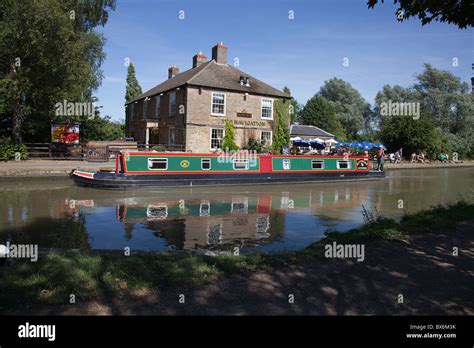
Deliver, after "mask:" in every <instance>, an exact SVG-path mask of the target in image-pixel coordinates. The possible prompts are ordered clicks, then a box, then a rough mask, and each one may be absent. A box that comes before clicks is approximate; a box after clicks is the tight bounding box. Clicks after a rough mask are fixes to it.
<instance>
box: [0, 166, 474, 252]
mask: <svg viewBox="0 0 474 348" xmlns="http://www.w3.org/2000/svg"><path fill="white" fill-rule="evenodd" d="M472 187H474V170H473V168H449V169H417V170H409V169H407V170H393V171H390V172H389V173H387V178H386V179H384V180H380V181H366V182H339V183H311V184H296V185H287V184H285V185H260V186H251V185H249V186H227V187H201V188H196V187H195V188H189V187H186V188H167V189H161V190H150V189H147V190H136V191H103V190H93V189H86V188H79V187H76V186H74V185H73V184H72V182H71V180H70V179H69V178H63V177H54V178H52V177H50V178H38V179H26V178H16V179H2V180H1V181H0V243H4V242H6V241H10V242H11V243H16V244H25V243H33V244H38V245H39V247H40V248H41V249H49V248H58V249H82V250H123V249H124V248H125V247H129V248H131V250H132V252H133V251H138V250H140V251H175V250H189V251H192V250H199V251H206V250H212V251H232V250H233V249H234V248H235V247H239V248H240V250H241V252H276V251H289V250H298V249H301V248H304V247H306V246H308V245H310V244H311V243H313V242H316V241H318V240H320V239H321V238H323V237H324V232H325V231H326V230H328V229H334V230H339V231H347V230H349V229H351V228H354V227H357V226H360V225H361V224H362V223H363V216H362V213H361V211H362V207H363V206H364V207H365V208H366V209H367V210H369V211H372V212H376V211H377V212H378V213H379V214H381V215H383V216H389V217H397V216H401V215H402V214H403V213H404V212H414V211H417V210H419V209H422V208H428V207H429V206H431V205H436V204H440V203H449V202H454V201H457V200H458V199H459V198H460V195H462V194H463V193H466V192H467V191H468V190H469V189H470V188H472Z"/></svg>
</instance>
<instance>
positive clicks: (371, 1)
mask: <svg viewBox="0 0 474 348" xmlns="http://www.w3.org/2000/svg"><path fill="white" fill-rule="evenodd" d="M378 2H379V0H368V1H367V6H368V7H369V8H372V9H373V8H374V7H375V5H377V3H378ZM380 2H381V3H383V2H384V0H380ZM393 2H394V3H395V4H396V3H398V4H399V7H398V9H397V11H396V16H397V20H398V21H400V22H401V21H404V20H406V19H408V18H411V17H418V18H419V19H420V20H421V24H422V25H425V24H428V23H431V22H432V21H439V22H448V23H450V24H455V25H457V26H458V27H459V28H461V29H465V28H467V27H472V26H474V9H473V5H472V1H471V0H449V1H448V0H416V1H413V0H393Z"/></svg>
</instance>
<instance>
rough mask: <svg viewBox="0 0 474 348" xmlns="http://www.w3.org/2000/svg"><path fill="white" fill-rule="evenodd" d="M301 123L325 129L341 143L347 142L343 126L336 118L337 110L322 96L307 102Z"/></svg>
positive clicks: (316, 96)
mask: <svg viewBox="0 0 474 348" xmlns="http://www.w3.org/2000/svg"><path fill="white" fill-rule="evenodd" d="M301 122H302V123H303V124H305V125H310V126H316V127H319V128H321V129H324V130H325V131H327V132H329V133H332V134H334V136H335V137H336V138H337V139H338V140H339V141H345V140H346V135H345V134H344V129H343V127H342V124H341V122H340V121H339V119H338V118H337V116H336V109H335V108H334V106H332V104H331V103H330V102H328V101H327V100H326V98H324V97H323V96H321V95H315V96H314V97H312V98H311V99H309V100H308V101H307V102H306V105H305V107H304V108H303V111H302V113H301Z"/></svg>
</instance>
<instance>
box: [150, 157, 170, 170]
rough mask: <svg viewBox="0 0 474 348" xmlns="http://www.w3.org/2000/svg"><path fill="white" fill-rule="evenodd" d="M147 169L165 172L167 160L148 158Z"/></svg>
mask: <svg viewBox="0 0 474 348" xmlns="http://www.w3.org/2000/svg"><path fill="white" fill-rule="evenodd" d="M148 169H151V170H166V169H168V159H167V158H149V159H148Z"/></svg>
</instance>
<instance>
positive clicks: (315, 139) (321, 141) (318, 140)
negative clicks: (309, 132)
mask: <svg viewBox="0 0 474 348" xmlns="http://www.w3.org/2000/svg"><path fill="white" fill-rule="evenodd" d="M310 141H317V142H318V143H324V140H323V139H320V138H314V139H311V140H310Z"/></svg>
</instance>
